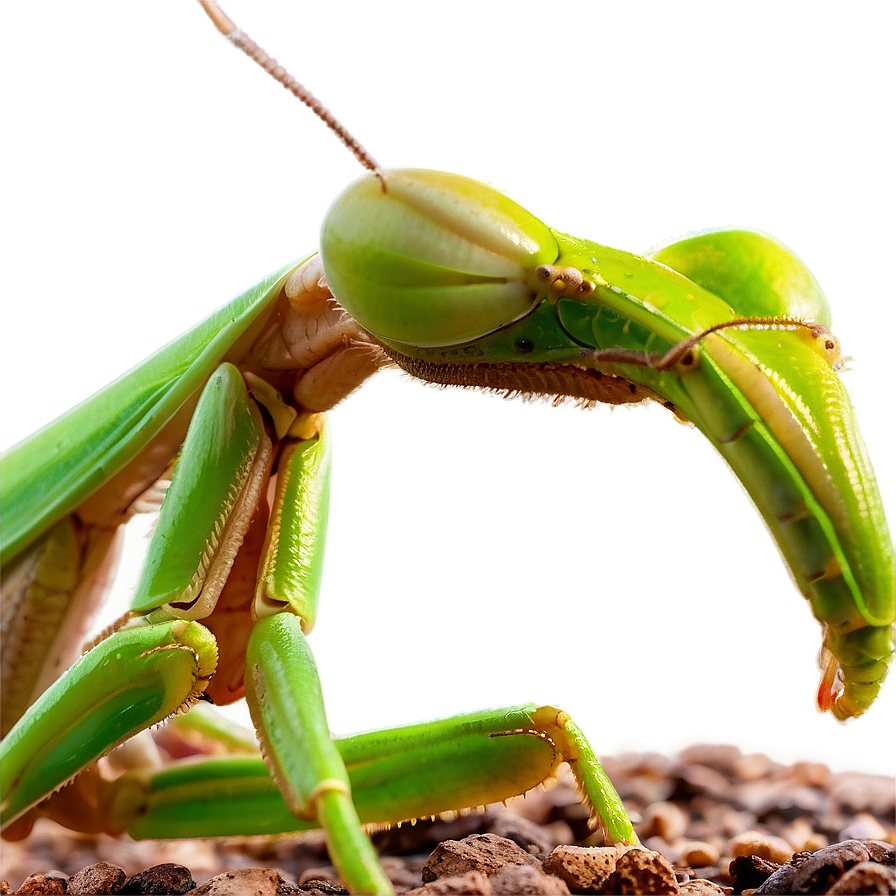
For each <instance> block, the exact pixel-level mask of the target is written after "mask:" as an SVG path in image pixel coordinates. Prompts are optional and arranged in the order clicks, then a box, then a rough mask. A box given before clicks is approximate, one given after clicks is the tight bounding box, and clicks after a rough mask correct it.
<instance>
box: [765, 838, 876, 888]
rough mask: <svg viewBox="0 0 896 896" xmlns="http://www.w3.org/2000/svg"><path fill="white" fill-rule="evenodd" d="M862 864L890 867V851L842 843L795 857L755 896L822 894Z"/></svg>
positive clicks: (867, 844) (860, 843) (854, 842)
mask: <svg viewBox="0 0 896 896" xmlns="http://www.w3.org/2000/svg"><path fill="white" fill-rule="evenodd" d="M862 862H877V863H880V864H889V865H892V864H893V847H892V846H890V845H889V844H887V843H878V842H877V841H874V840H866V841H863V840H844V841H843V842H842V843H834V844H833V845H832V846H828V847H825V848H824V849H819V850H818V851H817V852H813V853H809V854H806V853H797V854H796V855H795V856H794V857H793V858H792V859H791V861H790V862H789V863H788V864H787V865H783V866H782V867H780V868H779V869H778V870H777V871H775V873H774V874H772V875H771V876H770V877H769V878H768V879H767V880H766V881H765V882H764V883H763V884H762V885H761V886H760V887H759V889H758V890H757V893H761V894H766V893H767V894H784V893H826V892H827V891H828V888H829V887H830V886H832V885H833V884H834V883H835V882H836V881H837V880H839V878H841V877H842V876H843V874H844V873H845V871H846V870H847V869H849V868H851V867H853V866H854V865H858V864H861V863H862Z"/></svg>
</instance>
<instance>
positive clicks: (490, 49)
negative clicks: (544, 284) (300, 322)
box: [0, 0, 896, 768]
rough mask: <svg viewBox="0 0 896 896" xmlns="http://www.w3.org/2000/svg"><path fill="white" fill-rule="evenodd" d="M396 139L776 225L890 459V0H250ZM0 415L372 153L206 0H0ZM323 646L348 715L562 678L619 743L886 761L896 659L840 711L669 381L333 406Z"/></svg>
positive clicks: (99, 366)
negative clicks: (652, 392) (628, 397)
mask: <svg viewBox="0 0 896 896" xmlns="http://www.w3.org/2000/svg"><path fill="white" fill-rule="evenodd" d="M229 8H230V9H231V11H232V13H233V14H234V15H235V16H236V17H237V18H239V20H240V21H241V22H242V23H243V24H245V25H246V26H247V27H248V28H249V29H251V31H252V32H253V33H254V34H255V35H256V36H257V37H258V38H259V39H260V40H261V41H262V42H264V43H266V44H268V45H269V46H270V47H271V49H272V50H273V51H274V52H275V53H277V54H278V55H279V56H281V57H282V58H283V59H284V60H285V61H287V62H289V64H290V65H291V66H292V67H293V68H294V69H295V70H296V71H297V72H298V73H299V74H300V75H301V76H302V77H303V78H305V79H307V80H308V81H309V83H311V84H313V85H314V86H315V87H316V88H317V89H318V90H319V92H320V93H321V94H322V95H323V96H324V97H325V98H326V99H327V100H328V101H329V102H331V103H332V104H333V106H334V107H335V108H336V110H337V111H338V114H339V115H340V116H341V117H343V118H344V119H345V120H346V121H347V122H348V123H349V124H350V125H351V126H352V127H353V128H354V129H355V130H356V131H357V132H358V133H359V134H361V135H362V136H363V138H364V139H365V140H366V141H367V142H368V143H369V145H370V147H371V148H372V149H373V151H374V152H375V153H376V154H377V155H378V156H379V157H380V158H381V159H382V161H383V162H386V163H418V164H424V165H437V166H442V167H450V168H455V169H458V170H461V171H466V172H469V173H472V174H476V175H479V176H482V177H484V178H487V179H489V180H492V181H494V182H496V183H498V184H500V185H502V186H503V187H505V188H507V189H508V190H510V191H511V192H513V193H514V194H516V195H517V196H518V197H519V198H520V199H522V200H523V201H524V202H526V203H527V204H529V205H530V206H531V207H532V208H533V209H535V210H536V211H537V212H538V213H539V214H541V215H542V216H543V217H544V218H545V219H546V220H548V221H550V222H552V223H554V224H555V225H558V226H560V227H561V228H563V229H567V230H570V231H574V232H581V233H584V234H587V235H589V236H592V237H594V238H596V239H598V240H600V241H603V242H607V243H612V244H616V245H622V246H626V247H630V248H636V249H647V248H648V247H650V246H651V245H654V244H656V243H658V242H660V241H663V240H665V239H668V238H672V237H674V236H676V235H679V234H681V233H683V232H686V231H688V230H690V229H694V228H700V227H708V226H713V225H723V224H729V223H743V224H751V225H754V226H757V227H763V228H767V229H768V230H770V231H772V232H774V233H775V234H777V235H778V236H780V237H781V238H783V239H784V240H785V241H787V242H788V243H790V244H791V245H792V246H793V247H794V248H796V249H797V250H798V251H799V252H800V253H802V254H803V256H804V257H805V258H806V259H807V260H808V261H809V263H810V264H811V265H812V267H813V268H814V269H815V271H816V272H817V274H818V275H819V277H820V278H821V280H822V281H823V283H824V284H825V285H826V287H827V289H828V291H829V294H830V296H831V298H832V301H833V304H834V308H835V321H836V330H837V332H838V334H839V335H840V337H841V339H842V341H843V345H844V349H845V352H846V353H847V354H848V355H849V356H851V358H852V360H851V363H850V365H849V368H850V369H848V370H847V371H845V373H844V377H845V379H846V381H847V383H848V384H849V387H850V389H852V390H853V391H854V395H855V399H856V402H857V404H858V407H859V414H860V417H861V420H862V421H863V424H864V427H865V433H866V436H867V438H868V440H869V442H870V446H871V451H872V453H873V455H874V457H875V459H876V464H877V468H878V471H879V473H880V476H881V481H882V487H883V489H884V492H885V494H886V496H887V498H886V503H887V509H888V513H889V514H890V518H891V520H892V514H893V492H894V367H896V364H894V301H893V296H894V290H893V286H894V284H893V246H894V228H893V157H894V141H893V99H894V97H893V59H894V56H893V24H894V22H893V19H894V12H893V10H894V7H893V6H892V4H887V3H859V2H850V3H827V2H825V3H811V2H807V3H792V4H790V3H774V4H768V3H761V4H759V3H743V4H741V3H725V4H710V3H684V4H682V3H675V2H664V3H657V4H645V3H621V4H615V3H598V4H587V3H570V4H563V3H556V2H552V3H523V4H517V3H496V4H489V3H469V4H466V3H445V4H441V3H420V4H416V3H393V4H384V3H347V2H343V3H275V4H267V3H249V4H246V3H233V4H230V6H229ZM0 15H2V19H3V21H2V25H3V32H2V39H3V47H2V50H3V56H2V75H3V82H2V87H3V96H2V100H3V106H2V115H3V120H2V125H3V131H2V136H3V147H2V152H3V157H2V162H3V193H2V200H3V208H2V211H3V259H2V261H3V346H2V348H3V380H2V387H3V437H4V440H5V442H6V443H7V444H8V443H9V442H10V441H12V440H15V439H16V438H18V437H20V436H22V435H24V434H25V432H26V431H27V430H29V429H30V428H32V427H33V426H36V425H38V424H40V423H41V422H44V421H45V420H46V419H48V418H49V417H50V416H52V415H53V414H55V413H57V412H59V411H61V410H63V409H64V408H66V407H67V406H68V405H70V404H71V403H72V402H74V401H75V400H76V399H77V398H78V397H79V396H82V395H83V394H85V393H86V392H88V391H90V390H91V389H93V388H96V387H98V386H99V385H100V384H101V383H102V382H104V381H105V380H106V379H108V378H109V377H111V376H112V375H114V374H115V373H117V372H118V371H119V370H120V369H122V368H123V367H124V366H126V365H127V364H128V363H130V362H132V361H134V360H136V359H137V358H139V357H140V356H141V355H143V354H146V353H148V352H149V351H150V350H151V349H152V348H153V347H154V346H156V345H157V344H158V343H159V342H160V341H162V340H163V339H164V338H166V337H168V336H170V335H172V334H174V333H176V332H177V331H178V330H180V329H181V328H183V327H185V326H186V325H187V324H189V323H190V322H192V321H193V320H195V319H196V318H198V317H199V316H201V315H202V314H203V313H205V312H206V311H207V310H208V309H209V308H211V307H212V306H213V305H215V304H217V303H218V302H219V301H220V300H222V299H223V298H225V297H226V296H228V295H229V294H230V293H232V292H234V291H236V290H237V289H238V288H240V287H241V286H243V285H244V284H246V283H248V282H250V281H251V280H253V279H255V278H256V277H258V276H260V275H261V274H263V273H265V272H266V271H267V270H268V269H270V268H272V267H274V266H275V265H277V264H279V263H280V262H282V261H284V260H286V259H288V258H290V257H291V256H295V255H298V254H299V253H300V252H301V251H302V250H304V249H306V248H308V247H311V246H313V245H314V244H315V242H316V237H315V222H316V221H317V220H318V219H319V217H320V215H321V212H322V211H323V209H324V207H325V205H326V203H327V200H328V197H329V196H331V195H332V194H333V193H334V192H335V191H336V190H337V189H338V187H339V186H340V185H341V183H343V182H344V181H345V180H347V179H348V178H349V177H351V176H353V174H354V169H353V167H352V164H351V162H350V161H349V160H348V159H347V158H346V157H345V156H344V155H343V154H342V153H341V151H340V150H339V149H338V148H337V147H336V146H335V144H334V143H333V141H332V140H331V138H330V137H329V136H327V135H326V134H324V133H323V132H322V131H321V130H320V129H319V128H318V127H317V126H316V125H315V123H314V122H313V121H312V120H311V119H310V118H309V116H308V115H307V114H306V113H305V112H303V111H302V110H300V109H298V108H294V107H293V105H292V104H291V103H290V102H289V100H288V98H287V97H286V95H285V94H283V92H282V91H280V90H279V89H278V88H276V87H275V86H274V85H273V84H272V83H271V82H269V81H268V79H267V78H265V77H264V76H263V75H262V74H261V73H259V72H257V71H255V70H253V69H252V68H251V67H250V66H249V64H248V63H246V62H245V61H244V60H242V59H241V58H239V57H238V56H237V54H235V53H234V52H233V51H232V50H231V49H230V48H228V47H227V46H226V45H225V44H224V43H223V42H222V41H221V40H220V39H219V38H218V37H217V36H216V35H215V34H214V33H213V32H212V30H211V28H210V26H209V25H208V23H207V22H206V20H205V17H204V16H203V14H202V13H201V11H200V10H199V8H198V7H196V6H193V5H191V4H187V3H128V4H114V3H95V4H89V3H88V4H85V3H60V4H56V3H18V2H8V0H5V2H4V3H3V4H2V5H0ZM335 416H336V420H337V424H336V433H337V436H338V438H339V449H338V454H337V462H336V485H335V496H334V507H333V531H332V538H331V542H330V546H329V561H330V566H329V573H328V576H327V579H326V583H325V589H326V594H325V597H324V603H323V612H322V616H321V619H320V622H319V625H318V627H317V630H316V632H315V638H316V641H315V644H316V649H317V651H318V656H319V660H320V663H321V666H322V669H323V675H324V683H325V689H326V692H327V694H328V697H329V701H330V711H331V717H332V720H333V724H334V727H335V728H336V729H337V730H339V731H341V732H342V731H347V730H350V729H352V728H356V727H364V726H372V725H376V724H379V723H384V722H392V721H397V720H401V719H406V718H411V717H417V716H427V715H433V714H437V713H443V712H448V711H450V710H454V709H461V708H467V707H472V706H476V705H482V704H489V703H496V702H503V701H509V700H514V699H523V698H530V697H536V698H541V699H550V700H556V701H559V702H562V703H563V704H564V705H566V706H567V707H568V708H569V709H570V710H571V711H572V712H573V713H574V714H575V715H576V716H577V717H578V718H579V719H580V720H581V721H582V723H583V724H584V726H585V727H586V729H587V730H588V731H589V733H590V734H591V735H592V737H593V739H594V741H595V743H596V745H597V746H598V748H599V749H600V750H608V749H611V748H613V747H614V746H616V745H619V744H620V743H623V742H626V741H628V742H631V741H635V742H638V743H642V744H662V745H668V744H676V743H679V742H681V741H683V740H685V739H688V738H691V737H714V738H723V739H735V740H738V741H740V742H742V743H744V744H746V745H748V746H749V745H754V746H757V747H763V748H771V749H775V750H778V751H780V752H781V753H783V754H785V755H794V754H800V753H814V754H821V755H823V756H828V757H831V758H834V759H836V760H837V761H838V762H840V763H848V764H856V763H858V764H865V765H872V766H874V767H878V768H880V767H886V768H892V766H893V749H894V734H893V727H892V726H893V717H894V699H893V694H894V688H893V685H892V682H890V684H889V685H888V687H887V691H886V694H885V697H884V699H883V700H882V701H881V703H880V704H879V705H878V706H877V707H875V710H874V712H873V714H872V715H871V716H870V717H869V718H867V719H864V720H861V721H860V722H858V723H857V724H854V725H851V726H848V727H846V728H842V727H839V726H837V725H836V724H835V723H834V722H833V721H831V720H830V719H829V718H820V717H818V716H816V715H815V713H814V711H813V700H812V697H813V688H814V683H815V672H814V668H813V655H814V651H815V646H816V643H817V629H816V627H815V625H814V623H813V622H812V620H811V618H810V615H809V613H808V611H807V609H806V607H805V605H804V602H803V601H802V599H801V598H800V597H798V596H797V594H796V593H795V592H794V590H793V587H792V585H791V584H790V582H789V580H788V577H787V574H786V572H785V570H784V568H783V566H782V563H781V562H780V560H779V558H778V557H777V554H776V552H775V549H774V547H773V546H772V544H771V542H770V539H769V538H768V536H767V534H766V532H765V530H764V528H763V525H762V523H761V521H760V519H759V518H758V516H757V514H756V513H755V512H754V511H753V509H752V508H751V507H750V506H748V504H747V502H746V501H745V499H744V496H743V494H742V492H741V489H740V488H739V487H738V485H737V484H736V483H735V482H734V481H733V479H732V478H731V477H730V475H729V474H728V473H727V472H726V470H725V469H724V468H723V467H722V465H721V463H720V462H719V461H718V460H717V459H716V457H714V456H713V454H712V453H711V452H710V450H709V449H708V447H707V446H706V445H705V444H704V442H703V441H702V439H701V438H700V437H699V436H698V435H697V434H696V433H694V432H691V431H689V430H688V429H686V428H685V427H683V426H681V425H678V424H676V423H675V422H674V421H673V420H672V419H671V418H670V417H669V416H668V415H667V414H665V413H664V412H663V411H661V410H660V409H658V408H652V409H649V410H637V411H634V412H628V411H625V410H617V411H610V410H609V409H603V410H601V411H599V412H595V413H589V414H581V413H574V412H571V411H565V412H564V411H551V410H550V409H547V408H521V407H515V406H508V405H505V404H503V403H501V402H494V401H489V400H486V399H485V398H483V397H481V396H476V395H468V394H455V393H448V392H441V393H439V392H434V391H432V390H429V389H426V388H423V387H420V386H418V385H412V384H408V383H404V382H403V381H402V379H401V378H400V377H398V376H396V375H393V374H388V375H383V376H381V377H379V378H378V380H377V381H376V382H374V383H372V384H370V385H369V386H368V387H367V388H365V389H364V390H363V391H362V392H361V393H359V394H358V395H357V396H355V397H354V398H352V399H351V400H350V401H349V402H347V403H346V404H345V406H344V407H342V408H340V409H339V410H338V411H337V413H336V415H335Z"/></svg>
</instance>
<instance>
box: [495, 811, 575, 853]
mask: <svg viewBox="0 0 896 896" xmlns="http://www.w3.org/2000/svg"><path fill="white" fill-rule="evenodd" d="M490 831H491V833H492V834H497V836H499V837H506V838H507V839H508V840H512V841H513V842H514V843H516V845H517V846H519V847H521V848H522V849H525V850H526V852H529V853H532V854H534V855H539V856H546V855H547V854H548V853H549V852H550V851H551V850H552V849H553V848H554V847H555V846H558V845H559V843H555V842H554V841H553V840H552V839H551V837H550V836H549V835H548V832H547V830H546V829H545V828H544V827H543V826H541V825H537V824H535V823H534V822H531V821H528V820H527V819H525V818H521V817H520V816H519V815H514V814H513V813H512V812H503V813H501V814H500V815H496V816H495V818H494V819H493V824H492V826H491V829H490Z"/></svg>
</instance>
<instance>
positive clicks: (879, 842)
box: [2, 746, 896, 894]
mask: <svg viewBox="0 0 896 896" xmlns="http://www.w3.org/2000/svg"><path fill="white" fill-rule="evenodd" d="M603 762H604V767H605V768H606V770H607V772H608V773H609V775H610V777H611V779H612V780H613V781H614V783H615V784H616V786H617V788H618V789H619V792H620V795H621V796H622V798H623V800H624V801H625V803H626V806H627V807H628V809H629V812H630V814H631V816H632V819H633V821H634V823H635V827H636V830H637V831H638V835H639V836H640V838H641V841H642V845H643V849H635V850H623V851H618V850H616V849H615V848H607V847H604V846H603V843H602V841H601V839H600V835H595V834H593V833H591V832H590V831H589V830H588V826H587V813H586V812H585V810H584V809H583V807H582V806H581V804H580V803H579V800H578V796H577V794H576V792H575V788H574V786H572V784H571V782H570V780H569V779H568V778H567V777H561V779H560V780H559V781H558V782H556V784H555V785H554V786H551V787H549V788H547V789H546V790H544V791H541V790H539V791H535V792H532V793H530V794H529V795H527V796H526V797H525V798H517V799H515V800H512V801H510V803H509V804H508V805H507V807H504V806H500V805H499V806H490V807H488V808H487V809H486V810H485V811H484V812H476V813H469V814H462V815H458V816H457V817H451V818H449V817H442V818H438V819H435V820H432V821H421V822H418V823H416V824H413V825H411V824H405V825H402V826H400V827H394V828H392V829H389V830H385V831H379V832H377V833H376V834H375V835H374V842H375V843H376V845H377V847H378V848H379V849H380V851H381V853H382V855H383V857H384V858H383V865H384V867H385V869H386V872H387V874H389V876H390V877H391V878H392V880H393V882H394V884H395V886H396V889H397V890H398V891H399V892H405V893H410V892H413V893H421V894H437V893H446V894H447V893H485V894H488V893H567V892H573V893H575V892H587V893H720V892H724V893H752V892H757V893H831V894H836V893H893V892H894V867H893V863H894V860H893V856H894V851H893V843H894V836H896V835H894V826H896V825H894V813H896V802H894V780H893V779H892V778H889V777H886V776H881V775H865V774H860V773H839V774H834V773H832V772H831V771H830V770H829V769H828V768H827V767H826V766H824V765H820V764H817V763H809V762H802V763H796V764H794V765H781V764H778V763H776V762H774V761H772V760H771V759H769V758H768V757H766V756H764V755H761V754H750V755H744V754H742V753H741V752H740V751H739V750H738V749H737V748H735V747H728V746H696V747H692V748H690V749H688V750H685V751H684V752H682V753H681V754H679V756H677V757H675V758H670V757H665V756H660V755H657V754H641V755H627V756H621V757H617V758H607V759H604V760H603ZM570 844H576V845H575V846H571V845H570ZM97 863H105V864H97ZM29 875H30V876H29ZM2 876H3V878H4V888H3V890H2V892H4V893H7V892H22V893H24V892H28V893H71V894H75V893H101V892H102V893H105V892H121V893H174V892H177V893H187V892H191V893H194V892H195V893H209V894H211V893H246V892H255V893H278V892H279V893H299V892H301V893H341V892H345V891H344V889H343V888H342V887H341V885H340V884H339V881H338V877H337V876H336V874H335V872H334V871H333V869H332V868H331V867H330V865H329V859H328V857H327V853H326V848H325V844H324V841H323V838H322V837H321V836H320V835H319V834H315V833H312V834H307V835H304V836H302V837H298V838H296V837H290V838H277V839H271V838H245V839H240V840H231V841H226V842H220V841H203V840H196V841H170V842H165V841H143V842H139V843H137V842H133V841H130V840H115V839H112V838H109V837H104V836H101V837H86V836H82V835H77V834H72V833H71V832H69V831H65V830H64V829H62V828H60V827H58V826H56V825H54V824H52V823H50V822H46V821H42V822H41V823H39V824H38V826H37V827H36V828H35V830H34V832H33V834H32V836H31V837H30V838H29V839H28V840H26V841H24V842H22V843H5V844H4V846H3V857H2ZM26 878H27V880H26ZM6 881H9V884H6ZM10 885H11V887H12V888H10ZM14 888H19V889H14Z"/></svg>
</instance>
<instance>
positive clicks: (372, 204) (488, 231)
mask: <svg viewBox="0 0 896 896" xmlns="http://www.w3.org/2000/svg"><path fill="white" fill-rule="evenodd" d="M382 177H383V181H384V182H385V184H386V190H385V191H384V190H383V188H382V184H381V182H380V181H379V180H378V179H377V178H376V177H375V176H373V175H366V176H365V177H362V178H360V179H359V180H357V181H355V182H354V183H353V184H351V185H350V186H349V187H348V188H347V189H346V190H344V191H343V192H342V194H341V195H340V196H338V197H337V198H336V200H335V201H334V202H333V204H332V205H331V206H330V208H329V210H328V211H327V214H326V215H325V217H324V221H323V224H322V226H321V249H320V251H321V257H322V259H323V264H324V271H325V273H326V277H327V282H328V283H329V285H330V288H331V289H332V290H333V295H334V296H335V297H336V299H337V301H338V302H339V303H340V304H341V305H342V306H343V307H344V308H345V310H346V311H348V313H349V314H350V315H352V317H354V318H355V320H357V321H358V323H360V324H361V326H362V327H364V328H365V329H367V330H369V331H370V332H371V333H373V334H374V335H375V336H377V337H378V338H379V339H381V340H382V341H383V342H385V343H386V344H406V345H416V346H421V347H425V346H448V345H457V344H460V343H464V342H469V341H472V340H474V339H478V338H480V337H481V336H484V335H485V334H487V333H491V332H494V331H495V330H498V329H500V328H502V327H504V326H506V325H508V324H510V323H512V322H513V321H515V320H517V319H519V318H520V317H523V316H524V315H526V314H528V313H529V312H530V311H531V310H532V308H533V307H534V306H535V304H536V302H537V299H538V296H537V291H536V286H535V284H534V283H533V282H532V272H533V271H534V270H536V269H539V270H540V266H544V267H551V266H552V264H553V262H554V261H556V259H557V256H558V254H559V249H558V247H557V242H556V240H555V239H554V236H553V234H552V233H551V231H550V230H549V229H548V227H547V226H546V225H544V224H543V223H542V222H541V221H539V220H538V219H537V218H536V217H534V216H533V215H531V214H530V213H529V212H527V211H526V210H525V209H524V208H522V207H521V206H519V205H517V204H516V203H515V202H513V201H512V200H510V199H508V198H507V197H506V196H504V195H503V194H502V193H499V192H498V191H497V190H495V189H493V188H492V187H489V186H487V185H486V184H482V183H479V182H478V181H475V180H472V179H471V178H468V177H462V176H460V175H456V174H446V173H444V172H441V171H428V170H424V169H393V170H386V171H383V172H382ZM579 283H581V274H579Z"/></svg>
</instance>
